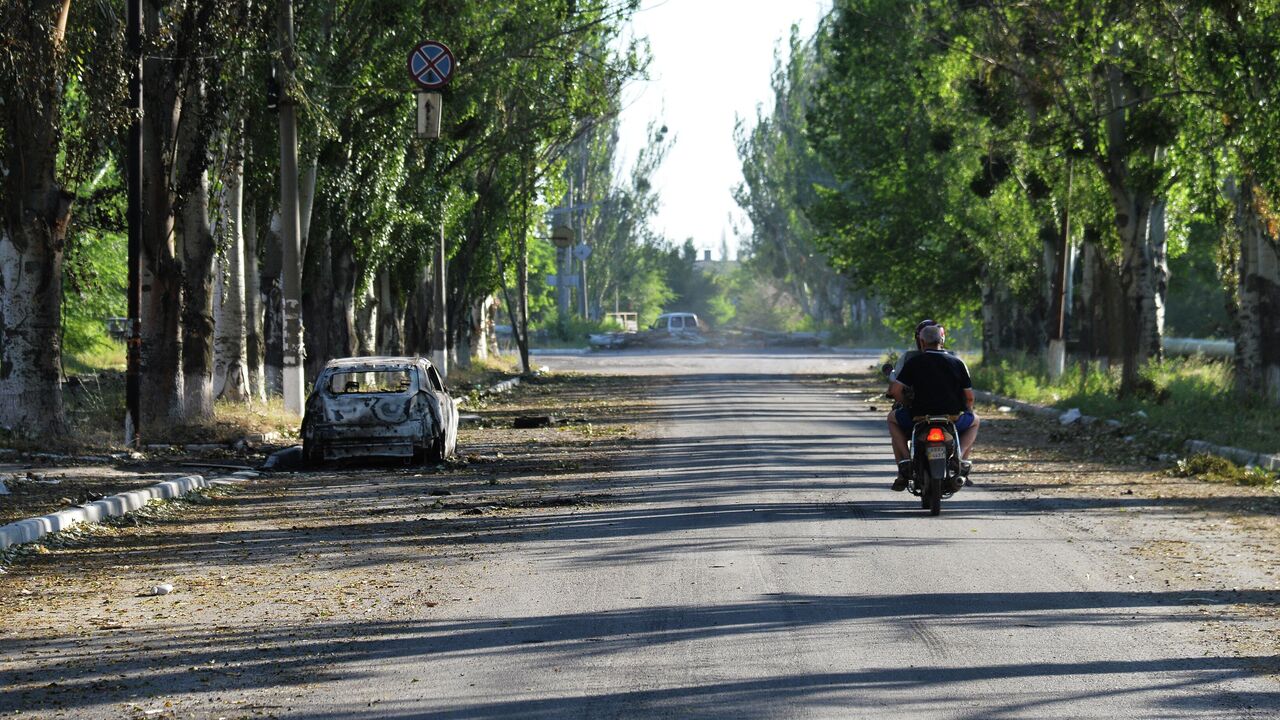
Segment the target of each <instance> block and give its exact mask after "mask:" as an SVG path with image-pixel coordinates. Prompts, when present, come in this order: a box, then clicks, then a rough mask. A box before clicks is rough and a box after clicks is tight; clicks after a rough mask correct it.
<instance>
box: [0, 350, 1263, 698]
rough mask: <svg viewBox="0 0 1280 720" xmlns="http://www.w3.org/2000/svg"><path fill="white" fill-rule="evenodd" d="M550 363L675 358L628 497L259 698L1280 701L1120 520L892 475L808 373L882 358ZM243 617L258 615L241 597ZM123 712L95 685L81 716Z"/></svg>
mask: <svg viewBox="0 0 1280 720" xmlns="http://www.w3.org/2000/svg"><path fill="white" fill-rule="evenodd" d="M538 359H539V362H540V363H543V364H546V365H549V366H550V367H552V368H553V369H564V370H580V371H588V372H608V373H623V374H647V375H652V376H654V384H653V387H652V400H653V402H654V406H653V407H654V411H655V414H656V416H657V417H658V418H659V421H658V428H657V437H656V439H655V440H654V441H653V442H652V443H651V444H649V445H647V446H646V450H647V452H645V453H643V454H641V455H637V456H635V457H631V458H627V459H625V460H624V461H623V462H622V463H621V465H620V467H618V469H617V471H616V475H615V477H614V479H613V487H614V493H613V499H612V500H611V501H610V502H607V503H602V504H600V505H598V506H594V507H584V508H577V509H571V510H564V511H552V512H546V513H542V514H540V515H538V516H537V518H536V519H535V520H532V521H513V523H512V525H511V527H512V528H513V529H512V531H511V532H510V533H509V535H508V536H502V535H501V534H499V535H498V536H496V537H493V538H490V539H489V540H488V541H487V542H486V544H485V547H484V549H483V557H482V559H481V560H480V561H477V562H482V563H483V567H476V568H472V569H471V570H469V571H468V572H469V573H470V575H469V577H472V578H473V582H472V583H470V584H469V586H468V587H467V588H465V589H462V590H457V591H455V592H456V594H458V595H459V597H458V598H457V599H459V600H461V599H462V598H463V597H464V596H465V599H466V601H465V602H452V603H442V604H440V605H439V606H438V607H432V608H430V609H426V608H424V609H423V610H422V611H421V612H420V613H417V614H415V615H413V616H411V617H409V618H404V619H399V620H397V621H396V622H379V621H378V619H377V618H366V619H363V620H361V621H359V622H357V621H351V622H350V623H349V625H348V627H349V634H347V635H345V636H344V637H342V638H341V640H340V641H338V640H332V641H331V642H330V643H327V644H324V645H313V651H314V658H315V662H316V667H317V668H323V671H322V672H319V671H318V673H317V674H316V675H315V676H313V677H310V678H305V680H307V682H303V680H298V681H296V682H291V683H289V684H287V685H275V684H272V683H263V685H262V686H261V687H259V688H258V689H257V691H256V694H255V695H254V702H255V703H257V705H256V707H259V708H265V709H261V710H258V711H257V712H258V713H259V714H270V715H274V716H278V717H298V718H301V717H350V716H366V717H391V718H442V719H448V718H458V719H463V718H466V719H482V718H483V719H488V718H495V719H496V718H546V719H548V720H550V719H551V718H557V719H558V718H619V717H621V718H650V717H667V718H725V719H730V718H733V719H742V718H859V717H876V718H975V719H976V718H1116V717H1122V718H1190V717H1195V718H1251V717H1258V718H1262V717H1275V716H1276V712H1277V710H1280V701H1278V698H1280V695H1277V687H1276V685H1275V683H1274V681H1273V680H1271V679H1268V678H1265V677H1260V676H1258V675H1257V674H1256V672H1255V671H1254V670H1253V669H1252V664H1251V662H1250V659H1249V658H1237V657H1226V656H1223V654H1221V653H1217V652H1215V651H1214V648H1212V647H1209V646H1208V645H1207V644H1206V642H1205V640H1204V637H1205V636H1204V635H1203V634H1202V633H1201V630H1202V629H1203V628H1202V624H1201V623H1202V620H1203V618H1204V614H1203V613H1204V610H1205V608H1204V605H1203V603H1204V600H1203V599H1197V598H1196V597H1189V596H1186V594H1185V593H1171V592H1166V591H1162V590H1161V589H1160V588H1156V587H1150V586H1148V585H1146V584H1144V583H1143V582H1142V581H1141V579H1139V580H1133V579H1131V578H1132V576H1133V575H1134V566H1133V563H1134V562H1136V561H1135V560H1134V559H1133V558H1127V559H1123V560H1121V559H1118V558H1117V557H1116V556H1115V554H1114V553H1113V552H1112V550H1113V545H1112V544H1111V543H1110V542H1109V540H1108V538H1106V537H1099V536H1097V535H1096V534H1090V533H1088V532H1083V531H1081V530H1080V529H1079V528H1076V527H1073V526H1071V525H1070V524H1068V523H1066V522H1064V521H1062V520H1061V519H1060V518H1057V517H1055V516H1053V515H1052V514H1049V513H1044V512H1041V511H1038V510H1037V509H1036V508H1035V507H1034V506H1032V505H1028V504H1026V503H1022V502H1020V501H1019V500H1017V499H1015V498H1011V497H1008V496H1007V495H1006V494H1001V493H996V492H992V491H990V490H987V489H984V488H982V487H981V486H979V487H975V488H971V489H968V490H966V491H964V492H962V493H960V494H959V495H958V496H957V497H955V498H953V499H951V500H949V501H947V502H946V503H945V505H944V509H943V514H942V516H941V517H937V518H931V517H928V516H927V515H926V514H925V513H923V511H921V510H920V508H919V503H918V501H915V499H914V498H911V497H910V496H906V495H905V494H895V493H892V492H890V490H889V489H888V485H889V480H890V475H891V473H892V467H891V461H890V459H889V454H888V448H887V441H886V437H885V435H886V433H885V430H884V427H883V420H882V417H883V414H882V413H867V412H854V410H855V409H856V408H855V401H856V400H857V398H855V397H851V396H850V395H849V394H844V393H842V392H841V390H840V388H839V387H838V386H835V385H831V384H829V383H822V382H819V381H818V380H817V379H815V378H814V377H812V376H811V374H818V373H823V372H840V371H847V370H853V369H857V370H864V369H866V367H867V366H868V364H869V363H870V362H871V361H872V359H871V358H868V357H856V356H836V355H812V356H797V355H773V354H738V355H709V354H707V355H697V354H694V355H664V354H656V353H651V354H630V355H625V354H624V355H609V356H601V355H592V356H584V357H574V356H555V355H540V356H539V358H538ZM979 471H980V466H979ZM975 478H976V479H980V476H979V475H977V474H976V475H975ZM352 502H360V501H358V500H352ZM348 552H349V553H355V554H356V556H355V557H352V556H348V557H347V558H346V560H345V566H346V567H348V568H350V567H357V568H359V569H360V572H363V573H365V575H366V576H367V578H369V579H377V578H379V577H381V576H383V575H384V574H386V573H388V572H391V571H390V570H388V568H387V566H384V565H381V564H379V562H377V558H376V557H374V556H373V555H372V554H370V555H369V556H368V557H365V556H360V555H359V554H360V553H362V552H369V553H373V551H372V550H369V551H365V550H363V549H362V547H359V546H358V547H356V548H353V549H350V550H349V551H348ZM282 555H283V553H282ZM415 572H420V573H421V574H422V576H423V577H415V576H414V573H415ZM435 572H436V571H435V570H431V569H428V568H427V567H426V566H425V565H424V566H423V569H421V570H420V571H415V570H414V566H413V565H405V564H400V565H397V566H396V567H395V569H394V574H395V576H396V579H398V580H400V581H402V583H409V584H414V583H420V584H422V585H426V584H427V582H428V581H429V580H436V579H437V578H436V577H434V574H435ZM429 574H430V575H432V577H426V576H427V575H429ZM226 622H228V623H234V622H237V615H236V613H235V612H232V611H231V610H227V611H226ZM335 622H345V621H341V620H335ZM303 634H304V635H305V633H303ZM250 637H251V636H250ZM210 642H214V641H213V640H210ZM250 642H253V641H250ZM257 642H262V643H269V642H270V641H269V640H262V639H260V640H258V641H257ZM300 642H301V641H300ZM304 644H305V643H304ZM6 647H9V648H10V649H12V648H13V647H14V646H13V645H12V644H9V645H7V646H6ZM210 647H216V646H213V645H211V646H210ZM295 652H297V648H296V647H295ZM198 655H199V653H198V652H196V651H194V650H193V651H192V652H191V653H190V656H191V659H187V657H185V656H184V658H183V662H184V663H186V662H190V663H192V664H195V662H196V660H195V658H196V657H197V656H198ZM211 662H212V661H211ZM192 669H193V670H194V669H195V668H192ZM160 690H161V691H163V686H162V687H161V688H160ZM27 710H28V711H31V710H38V709H37V708H27ZM191 710H192V712H193V714H195V715H197V716H203V715H202V714H201V712H200V710H199V708H198V707H193V708H191ZM110 712H111V711H110V709H108V708H106V707H94V706H92V705H84V704H82V705H80V706H79V707H78V708H77V712H76V713H72V716H76V715H77V714H85V715H99V714H100V715H103V716H111V715H110ZM222 715H223V716H228V717H231V716H234V715H233V714H229V713H222Z"/></svg>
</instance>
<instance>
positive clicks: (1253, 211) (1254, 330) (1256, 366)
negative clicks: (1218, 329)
mask: <svg viewBox="0 0 1280 720" xmlns="http://www.w3.org/2000/svg"><path fill="white" fill-rule="evenodd" d="M1234 185H1235V183H1234V182H1232V183H1229V184H1228V191H1229V194H1230V195H1231V196H1232V199H1233V200H1235V205H1236V212H1235V224H1236V230H1237V233H1238V234H1239V238H1240V260H1239V296H1240V299H1239V303H1240V306H1239V315H1238V318H1239V321H1238V323H1237V329H1236V356H1235V374H1236V393H1237V394H1238V395H1240V396H1241V397H1246V398H1248V397H1264V398H1266V399H1267V400H1269V401H1270V402H1272V403H1276V404H1280V242H1278V241H1277V237H1276V231H1275V227H1274V226H1273V225H1270V224H1269V223H1268V222H1267V221H1266V219H1265V218H1264V215H1263V213H1262V210H1261V204H1262V203H1263V202H1264V200H1263V198H1260V197H1259V195H1260V191H1259V189H1258V188H1257V187H1256V185H1255V183H1254V181H1253V180H1252V179H1251V178H1250V179H1247V180H1245V181H1244V182H1243V183H1242V187H1238V188H1237V187H1234Z"/></svg>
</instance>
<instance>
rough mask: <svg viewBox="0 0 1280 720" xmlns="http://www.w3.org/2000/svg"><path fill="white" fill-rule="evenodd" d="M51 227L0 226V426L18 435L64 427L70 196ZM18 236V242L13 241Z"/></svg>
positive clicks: (37, 224)
mask: <svg viewBox="0 0 1280 720" xmlns="http://www.w3.org/2000/svg"><path fill="white" fill-rule="evenodd" d="M65 207H66V211H65V213H64V214H63V215H62V217H61V218H59V220H60V222H59V226H55V227H50V226H49V225H47V224H46V223H45V222H44V220H43V218H41V219H38V220H35V221H34V222H29V223H27V224H25V225H23V226H20V228H19V229H18V231H16V232H15V233H14V236H10V234H9V232H8V231H6V230H3V229H0V333H2V336H3V342H2V343H0V367H2V368H3V369H2V370H0V426H3V428H4V429H5V430H7V431H9V432H12V433H16V434H18V435H22V436H28V437H32V436H35V437H38V436H48V435H60V434H63V433H65V432H66V429H67V428H66V421H65V416H64V414H63V405H62V383H61V377H60V375H61V368H60V365H59V361H60V360H61V357H62V350H61V334H60V332H59V331H60V329H61V325H60V309H61V306H60V303H61V301H62V239H61V237H60V234H61V231H60V229H59V227H61V228H65V221H66V217H67V216H69V215H70V200H69V198H68V199H67V203H66V205H65ZM15 240H16V242H15Z"/></svg>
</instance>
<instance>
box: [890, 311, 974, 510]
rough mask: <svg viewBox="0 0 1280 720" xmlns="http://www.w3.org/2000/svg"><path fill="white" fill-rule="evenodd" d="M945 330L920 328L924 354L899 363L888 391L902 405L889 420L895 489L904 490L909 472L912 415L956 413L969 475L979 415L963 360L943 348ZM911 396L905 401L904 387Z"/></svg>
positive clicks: (941, 328) (971, 384)
mask: <svg viewBox="0 0 1280 720" xmlns="http://www.w3.org/2000/svg"><path fill="white" fill-rule="evenodd" d="M945 340H946V330H945V329H944V328H943V327H942V326H941V325H932V326H929V327H926V328H924V329H922V330H921V331H920V341H921V343H922V344H923V345H924V348H925V350H924V353H922V354H921V355H919V356H917V357H913V358H911V359H910V360H908V361H907V362H906V364H904V365H903V366H902V372H900V373H898V375H897V377H896V378H894V381H893V384H892V385H891V386H890V387H889V394H890V395H892V396H893V398H894V399H895V400H897V401H899V402H901V403H903V405H904V407H903V408H901V409H900V410H898V411H897V412H896V413H894V417H893V419H891V420H890V421H889V435H890V437H891V438H892V439H893V456H894V459H895V460H897V461H898V477H897V478H896V479H895V480H894V481H893V489H894V490H898V491H901V490H904V489H905V488H906V487H907V478H908V477H910V475H911V460H910V457H909V455H908V452H907V437H908V435H909V434H910V433H911V428H912V426H913V425H914V421H913V420H912V418H914V417H917V416H920V415H959V416H960V417H959V418H958V419H957V420H956V423H955V425H956V431H957V432H959V433H960V457H961V458H962V460H961V462H962V464H963V467H964V471H965V472H963V473H962V474H964V475H966V476H967V475H968V472H967V470H968V465H969V463H968V460H967V459H963V458H968V456H969V449H970V448H972V447H973V441H974V440H976V439H977V437H978V417H977V416H976V415H974V414H973V381H972V380H971V379H970V378H969V368H968V367H966V366H965V364H964V361H963V360H961V359H960V358H958V357H956V356H955V355H952V354H950V353H947V352H944V351H943V350H942V343H943V342H944V341H945ZM907 388H911V390H912V391H913V396H912V398H911V399H910V401H909V403H910V404H909V406H907V403H908V401H907V400H906V390H907Z"/></svg>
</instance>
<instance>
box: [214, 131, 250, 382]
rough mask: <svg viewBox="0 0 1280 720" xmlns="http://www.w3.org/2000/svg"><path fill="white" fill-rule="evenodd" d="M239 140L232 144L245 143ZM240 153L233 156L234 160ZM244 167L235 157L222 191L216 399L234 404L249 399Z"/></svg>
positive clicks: (215, 380)
mask: <svg viewBox="0 0 1280 720" xmlns="http://www.w3.org/2000/svg"><path fill="white" fill-rule="evenodd" d="M232 134H233V135H236V136H237V137H236V138H235V139H233V141H232V142H235V143H237V144H239V143H241V142H242V140H241V139H240V137H239V133H238V132H237V131H236V130H234V129H233V130H232ZM239 154H240V153H239V152H238V151H237V152H233V156H238V155H239ZM243 172H244V171H243V165H241V163H240V161H239V160H238V159H236V157H233V160H232V162H231V164H230V167H229V169H228V172H227V175H226V179H225V181H224V183H223V190H222V208H223V217H222V223H221V226H222V228H223V233H224V244H223V247H224V248H225V250H226V252H225V255H224V257H225V258H226V262H225V264H224V267H223V270H224V272H222V273H219V279H220V280H221V281H222V282H220V283H219V284H220V285H221V288H220V290H221V292H220V293H219V296H220V297H221V299H222V302H221V307H220V308H219V312H218V316H217V317H218V327H217V332H216V333H215V337H214V371H213V372H214V381H213V394H214V397H217V398H224V399H227V400H231V401H232V402H246V401H247V400H248V399H249V372H248V364H249V363H248V359H247V358H246V357H245V323H244V300H245V290H244V213H243V210H244V174H243Z"/></svg>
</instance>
